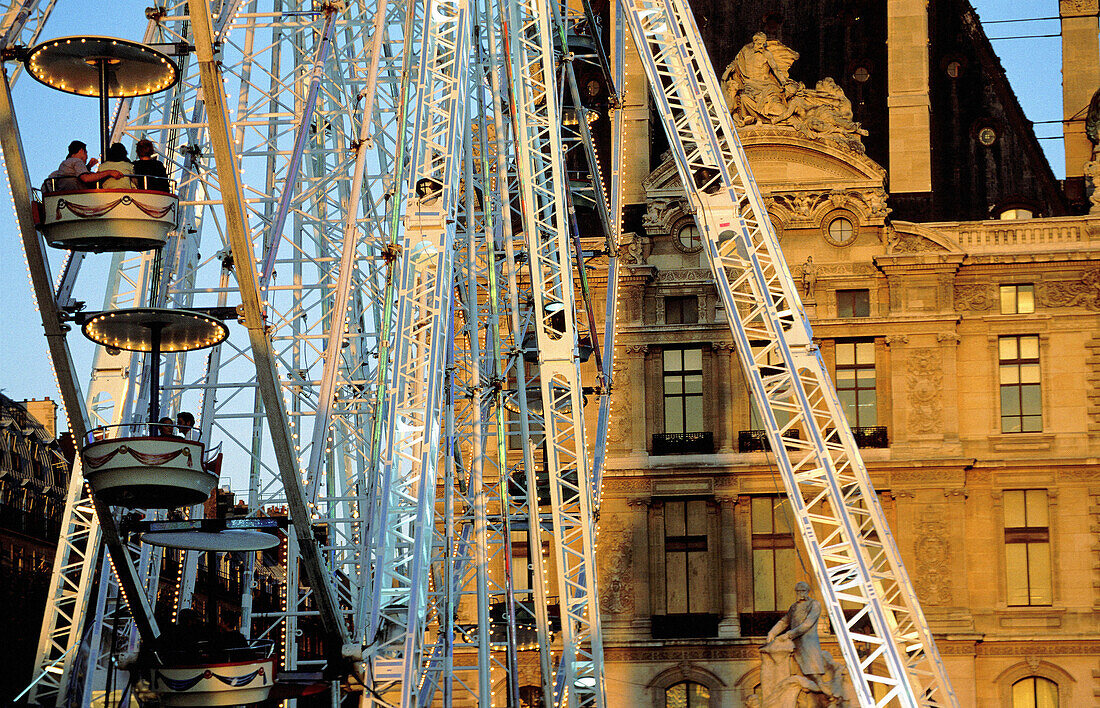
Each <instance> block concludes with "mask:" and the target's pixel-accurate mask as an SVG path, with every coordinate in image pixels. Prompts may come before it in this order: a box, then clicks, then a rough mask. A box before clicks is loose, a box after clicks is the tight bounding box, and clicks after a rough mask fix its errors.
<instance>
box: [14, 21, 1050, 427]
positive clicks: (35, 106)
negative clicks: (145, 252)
mask: <svg viewBox="0 0 1100 708" xmlns="http://www.w3.org/2000/svg"><path fill="white" fill-rule="evenodd" d="M972 3H973V4H974V6H975V7H976V8H977V10H978V14H979V16H980V17H981V19H982V21H983V23H988V22H990V21H994V20H1011V19H1018V18H1022V17H1056V16H1057V15H1058V3H1057V0H1027V1H1026V2H1025V1H1024V0H972ZM147 5H149V2H148V0H103V1H102V2H94V3H93V2H88V0H58V3H57V7H56V9H55V10H54V14H53V16H52V17H51V19H50V22H49V24H48V25H47V29H46V31H45V32H44V34H43V39H47V38H52V37H58V36H66V35H73V34H100V35H111V36H117V37H123V38H127V39H134V40H140V38H141V32H142V30H143V28H144V26H145V15H144V9H145V7H146V6H147ZM1057 32H1058V22H1057V20H1054V21H1039V22H1028V23H1008V24H987V25H986V33H987V34H988V35H989V36H990V37H1007V36H1019V35H1041V34H1057ZM993 47H994V50H995V51H996V52H997V54H998V55H999V56H1000V57H1001V61H1002V64H1003V66H1004V68H1005V71H1006V73H1007V74H1008V77H1009V80H1010V82H1011V83H1012V86H1013V88H1014V89H1015V91H1016V94H1017V96H1018V97H1019V99H1020V103H1021V105H1022V106H1023V109H1024V112H1025V114H1026V115H1027V117H1028V118H1029V119H1030V120H1032V121H1035V122H1036V123H1037V125H1036V133H1037V134H1038V135H1039V136H1040V137H1043V136H1055V135H1060V133H1061V126H1060V125H1059V124H1057V123H1049V124H1043V123H1041V121H1057V120H1059V119H1060V118H1061V115H1062V109H1061V105H1062V103H1061V74H1060V66H1061V59H1060V55H1061V54H1060V52H1061V41H1060V40H1059V39H1058V38H1057V37H1045V38H1029V39H1017V40H1002V41H994V42H993ZM7 68H8V70H9V71H10V69H11V65H10V64H9V65H8V66H7ZM13 93H14V100H15V106H16V111H17V117H18V119H19V122H20V127H21V129H22V135H23V142H24V150H25V152H26V153H27V158H28V162H29V167H30V171H31V174H32V176H33V179H34V181H35V182H39V181H40V180H41V179H42V178H43V177H45V175H46V174H48V173H49V172H50V171H51V170H53V169H54V168H55V167H56V166H57V163H58V162H60V161H61V159H63V158H64V156H65V155H64V153H65V146H66V145H67V144H68V142H69V141H70V140H72V139H74V138H78V139H81V140H84V141H85V142H87V143H88V144H89V145H90V146H95V145H96V144H97V143H98V139H97V138H96V133H97V117H96V115H97V113H96V111H97V109H96V102H95V100H93V99H87V98H81V97H76V96H70V95H66V94H61V93H57V92H55V91H51V90H49V89H47V88H45V87H44V86H42V85H40V84H38V83H37V82H35V81H34V80H32V79H31V78H30V77H29V76H25V75H24V76H22V77H20V79H19V81H18V83H17V85H16V87H15V90H14V92H13ZM1040 144H1041V145H1042V146H1043V148H1044V150H1045V151H1046V153H1047V156H1048V159H1049V160H1050V163H1051V167H1052V168H1053V169H1054V173H1055V175H1057V176H1058V177H1063V176H1064V175H1065V166H1064V160H1063V154H1062V142H1061V141H1060V140H1041V141H1040ZM94 149H95V148H94V147H93V150H94ZM5 180H6V178H5ZM4 184H5V186H6V181H5V182H4ZM51 251H52V249H51ZM50 256H51V265H52V266H54V267H58V266H60V263H61V260H62V254H61V253H60V252H58V251H52V252H51V253H50ZM106 258H107V256H105V255H99V256H93V257H92V259H99V260H103V259H106ZM0 282H4V283H8V287H7V288H6V289H5V293H4V302H3V307H0V331H2V332H3V333H4V340H5V343H4V345H3V346H0V392H3V393H4V394H5V395H7V396H9V397H11V398H14V399H16V400H21V399H25V398H42V397H46V396H48V397H51V398H53V399H54V400H59V396H58V393H57V387H56V384H55V382H54V375H53V371H52V369H51V367H50V363H49V357H48V354H47V351H46V345H45V339H44V337H43V336H42V326H41V319H40V318H39V316H38V313H37V310H36V308H35V304H34V298H33V295H32V292H31V288H30V283H29V278H28V276H27V272H26V264H25V261H24V258H23V251H22V247H21V246H20V241H19V236H18V232H17V230H16V228H15V219H14V215H13V213H12V212H11V211H6V210H0ZM85 285H87V283H85ZM101 298H102V293H101V292H100V293H97V294H94V295H93V294H92V293H90V292H89V291H87V290H85V291H84V292H83V294H82V295H80V296H78V299H87V300H88V306H89V308H92V309H95V308H97V307H99V306H100V302H101ZM74 335H75V336H73V337H70V347H71V348H72V349H73V352H74V356H75V357H76V361H77V367H78V375H79V378H80V380H81V381H82V382H86V381H87V378H88V371H89V367H90V356H91V347H90V345H88V344H87V343H86V342H84V341H83V338H82V337H80V336H79V334H76V333H75V330H74ZM58 427H59V429H65V428H66V427H67V424H66V423H65V422H64V419H63V418H62V419H60V420H59V421H58Z"/></svg>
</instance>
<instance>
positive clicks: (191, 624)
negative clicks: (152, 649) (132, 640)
mask: <svg viewBox="0 0 1100 708" xmlns="http://www.w3.org/2000/svg"><path fill="white" fill-rule="evenodd" d="M209 639H210V632H208V631H207V630H206V625H205V624H204V623H203V620H202V615H200V614H199V613H198V612H197V611H196V610H194V609H193V608H190V607H185V608H183V609H182V610H180V612H179V616H178V617H177V619H176V623H175V624H170V625H168V626H167V627H165V628H164V631H163V632H161V633H160V636H159V637H157V641H156V644H157V646H158V648H159V649H160V650H161V651H168V652H188V653H191V654H193V653H194V652H196V651H197V649H198V647H199V645H200V644H203V643H206V642H208V641H209Z"/></svg>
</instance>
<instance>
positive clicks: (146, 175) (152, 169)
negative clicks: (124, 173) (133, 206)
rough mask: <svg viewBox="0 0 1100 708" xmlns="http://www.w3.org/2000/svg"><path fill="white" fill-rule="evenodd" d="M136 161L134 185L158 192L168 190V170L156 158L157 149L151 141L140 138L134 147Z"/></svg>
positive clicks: (137, 187)
mask: <svg viewBox="0 0 1100 708" xmlns="http://www.w3.org/2000/svg"><path fill="white" fill-rule="evenodd" d="M134 150H135V152H137V156H138V159H137V162H135V163H134V187H135V188H136V189H149V190H154V191H158V192H167V191H168V186H169V185H168V172H167V171H165V169H164V163H163V162H161V161H160V160H158V159H157V158H156V154H157V150H156V148H154V147H153V141H152V140H148V139H146V138H142V139H141V140H139V141H137V146H136V147H135V148H134Z"/></svg>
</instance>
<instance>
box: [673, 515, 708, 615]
mask: <svg viewBox="0 0 1100 708" xmlns="http://www.w3.org/2000/svg"><path fill="white" fill-rule="evenodd" d="M664 507H665V608H666V609H665V612H666V614H669V615H684V614H705V613H707V612H708V611H709V610H710V592H709V589H710V574H709V572H708V570H707V503H706V501H704V500H702V499H698V500H690V501H666V502H665V505H664Z"/></svg>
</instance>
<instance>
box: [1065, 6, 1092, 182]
mask: <svg viewBox="0 0 1100 708" xmlns="http://www.w3.org/2000/svg"><path fill="white" fill-rule="evenodd" d="M1096 13H1097V0H1061V1H1060V2H1059V3H1058V14H1059V16H1060V17H1061V19H1062V115H1063V117H1064V118H1065V122H1064V123H1063V124H1062V131H1063V134H1064V136H1065V151H1066V177H1067V178H1068V179H1073V178H1075V177H1076V178H1078V179H1079V178H1080V177H1081V175H1084V174H1085V163H1086V162H1089V161H1090V160H1094V159H1096V158H1094V157H1093V147H1092V143H1090V142H1089V140H1088V138H1086V137H1085V114H1086V112H1087V111H1088V106H1089V102H1090V101H1091V100H1092V94H1093V93H1094V92H1095V91H1096V90H1097V88H1100V45H1098V40H1097V29H1098V27H1097V24H1098V23H1097V17H1096Z"/></svg>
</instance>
